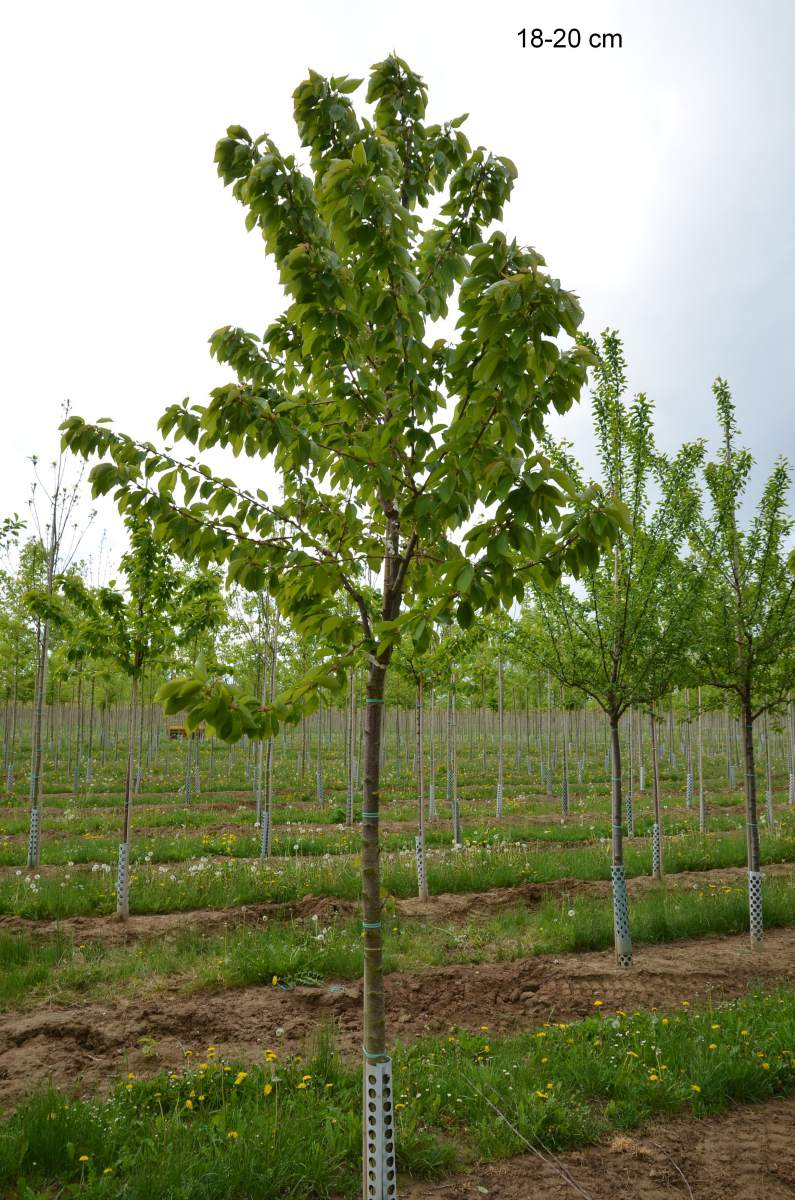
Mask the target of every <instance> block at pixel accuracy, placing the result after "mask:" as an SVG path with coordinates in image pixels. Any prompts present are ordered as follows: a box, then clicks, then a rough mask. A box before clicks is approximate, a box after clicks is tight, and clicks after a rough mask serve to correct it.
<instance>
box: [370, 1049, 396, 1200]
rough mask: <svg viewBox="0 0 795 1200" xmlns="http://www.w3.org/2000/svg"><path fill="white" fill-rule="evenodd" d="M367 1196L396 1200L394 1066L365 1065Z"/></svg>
mask: <svg viewBox="0 0 795 1200" xmlns="http://www.w3.org/2000/svg"><path fill="white" fill-rule="evenodd" d="M364 1195H365V1197H366V1198H367V1200H396V1197H397V1167H396V1163H395V1125H394V1115H393V1110H392V1063H391V1061H390V1060H389V1059H386V1060H385V1061H384V1062H379V1063H368V1062H365V1064H364Z"/></svg>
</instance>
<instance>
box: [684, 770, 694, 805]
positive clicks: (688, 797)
mask: <svg viewBox="0 0 795 1200" xmlns="http://www.w3.org/2000/svg"><path fill="white" fill-rule="evenodd" d="M693 792H694V780H693V772H692V771H688V772H687V789H686V791H685V803H686V804H687V807H688V808H692V807H693Z"/></svg>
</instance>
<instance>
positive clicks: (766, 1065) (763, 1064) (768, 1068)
mask: <svg viewBox="0 0 795 1200" xmlns="http://www.w3.org/2000/svg"><path fill="white" fill-rule="evenodd" d="M762 1070H763V1071H769V1070H770V1063H762Z"/></svg>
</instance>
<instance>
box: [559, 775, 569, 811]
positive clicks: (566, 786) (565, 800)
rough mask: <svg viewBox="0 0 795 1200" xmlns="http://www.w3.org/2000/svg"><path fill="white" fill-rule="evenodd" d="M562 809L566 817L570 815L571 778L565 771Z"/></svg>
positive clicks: (562, 787) (561, 792) (561, 791)
mask: <svg viewBox="0 0 795 1200" xmlns="http://www.w3.org/2000/svg"><path fill="white" fill-rule="evenodd" d="M560 811H561V815H562V816H564V817H567V816H568V815H569V779H568V776H567V775H566V773H565V772H564V774H563V781H562V783H561V785H560Z"/></svg>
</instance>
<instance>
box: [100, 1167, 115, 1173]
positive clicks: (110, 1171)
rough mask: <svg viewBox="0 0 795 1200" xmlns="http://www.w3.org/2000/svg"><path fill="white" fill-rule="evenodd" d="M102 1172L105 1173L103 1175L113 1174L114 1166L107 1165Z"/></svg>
mask: <svg viewBox="0 0 795 1200" xmlns="http://www.w3.org/2000/svg"><path fill="white" fill-rule="evenodd" d="M102 1174H103V1175H112V1174H113V1167H105V1170H104V1171H103V1172H102Z"/></svg>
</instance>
